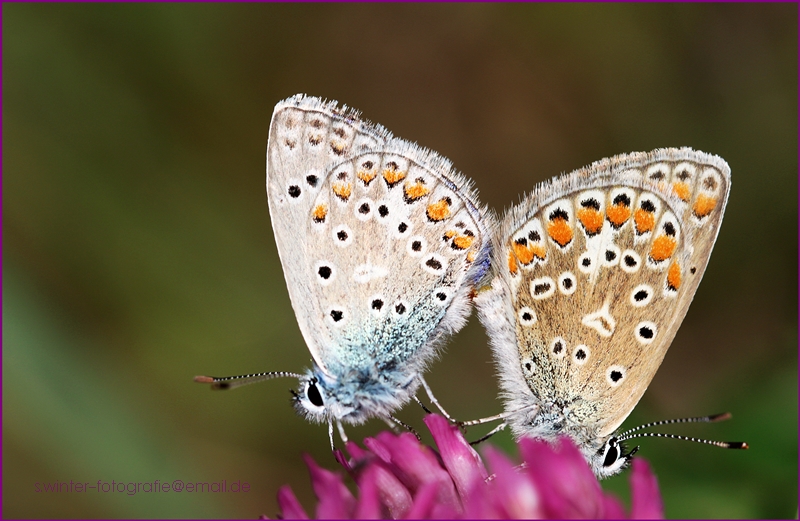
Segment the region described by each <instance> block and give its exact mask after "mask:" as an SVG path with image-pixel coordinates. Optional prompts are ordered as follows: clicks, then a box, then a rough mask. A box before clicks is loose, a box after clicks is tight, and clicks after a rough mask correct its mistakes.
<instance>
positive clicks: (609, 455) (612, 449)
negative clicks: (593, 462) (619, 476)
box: [603, 442, 619, 467]
mask: <svg viewBox="0 0 800 521" xmlns="http://www.w3.org/2000/svg"><path fill="white" fill-rule="evenodd" d="M617 459H619V447H618V446H617V444H616V443H614V442H609V446H608V452H606V457H605V459H604V460H603V466H604V467H610V466H611V465H613V464H614V462H615V461H617Z"/></svg>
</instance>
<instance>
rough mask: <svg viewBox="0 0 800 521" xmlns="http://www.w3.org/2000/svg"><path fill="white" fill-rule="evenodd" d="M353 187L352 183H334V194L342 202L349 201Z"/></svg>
mask: <svg viewBox="0 0 800 521" xmlns="http://www.w3.org/2000/svg"><path fill="white" fill-rule="evenodd" d="M352 189H353V185H351V184H350V183H333V193H335V194H336V196H337V197H338V198H339V199H341V200H342V201H347V200H348V199H349V198H350V192H351V191H352Z"/></svg>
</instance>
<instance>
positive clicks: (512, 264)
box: [508, 252, 517, 275]
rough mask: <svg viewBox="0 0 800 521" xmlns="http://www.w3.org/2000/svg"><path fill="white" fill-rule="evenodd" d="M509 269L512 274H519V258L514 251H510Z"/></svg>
mask: <svg viewBox="0 0 800 521" xmlns="http://www.w3.org/2000/svg"><path fill="white" fill-rule="evenodd" d="M508 271H509V272H511V274H512V275H516V274H517V259H516V258H515V257H514V253H512V252H508Z"/></svg>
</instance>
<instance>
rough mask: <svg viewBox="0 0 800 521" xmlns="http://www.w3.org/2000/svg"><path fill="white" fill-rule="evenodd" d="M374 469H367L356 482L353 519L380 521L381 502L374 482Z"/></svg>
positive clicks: (381, 516)
mask: <svg viewBox="0 0 800 521" xmlns="http://www.w3.org/2000/svg"><path fill="white" fill-rule="evenodd" d="M375 469H376V467H367V469H366V470H365V471H364V472H363V473H361V476H359V480H358V489H359V493H358V503H357V504H356V508H355V513H354V515H353V517H354V518H355V519H381V518H383V517H384V516H383V515H382V511H381V500H380V497H379V495H378V484H377V483H376V480H375V476H374V474H375Z"/></svg>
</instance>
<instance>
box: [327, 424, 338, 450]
mask: <svg viewBox="0 0 800 521" xmlns="http://www.w3.org/2000/svg"><path fill="white" fill-rule="evenodd" d="M328 438H330V440H331V452H336V445H334V444H333V421H331V420H329V421H328Z"/></svg>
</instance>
